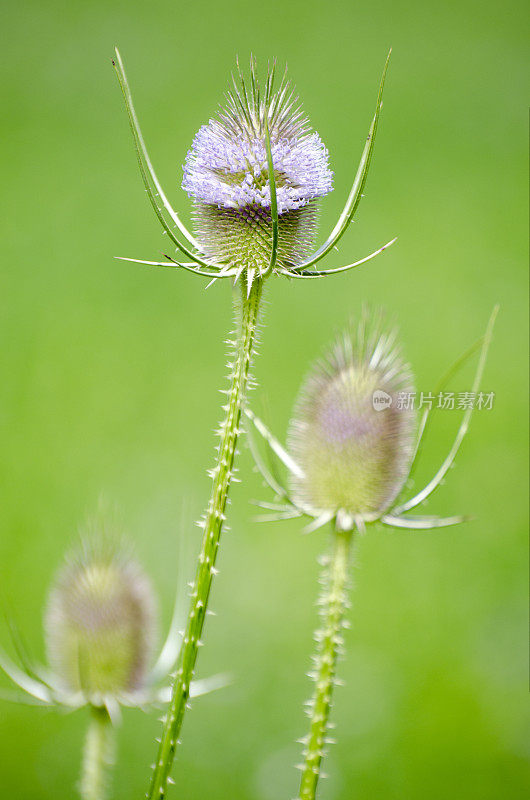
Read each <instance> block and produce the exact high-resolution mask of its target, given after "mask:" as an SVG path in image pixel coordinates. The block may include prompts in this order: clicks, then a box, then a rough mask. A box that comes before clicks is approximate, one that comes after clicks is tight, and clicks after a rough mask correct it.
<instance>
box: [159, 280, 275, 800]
mask: <svg viewBox="0 0 530 800" xmlns="http://www.w3.org/2000/svg"><path fill="white" fill-rule="evenodd" d="M262 288H263V284H262V281H261V280H257V281H255V282H254V283H253V285H252V287H251V288H250V290H249V291H247V285H246V283H245V281H241V289H242V300H241V306H240V310H239V314H238V323H239V330H238V333H237V338H236V360H235V363H234V364H233V365H232V372H231V376H230V389H229V391H228V402H227V404H226V405H225V406H224V410H225V412H226V414H225V418H224V420H223V422H222V423H221V426H220V429H219V435H220V439H221V442H220V445H219V447H218V456H217V463H216V465H215V467H214V469H213V470H212V472H211V475H212V479H213V485H212V493H211V497H210V502H209V505H208V509H207V512H206V517H205V519H204V522H203V523H201V527H203V529H204V535H203V539H202V548H201V552H200V555H199V563H198V567H197V573H196V577H195V581H194V584H193V587H192V591H191V604H190V610H189V615H188V622H187V625H186V630H185V633H184V641H183V646H182V651H181V654H180V659H179V663H178V668H177V673H176V677H175V682H174V684H173V692H172V697H171V701H170V704H169V708H168V711H167V715H166V719H165V722H164V731H163V734H162V739H161V741H160V747H159V750H158V757H157V762H156V764H155V768H154V774H153V779H152V781H151V788H150V792H149V798H150V800H160V798H164V797H165V796H166V789H167V784H168V780H169V772H170V769H171V765H172V763H173V759H174V756H175V751H176V748H177V744H178V737H179V734H180V730H181V727H182V722H183V719H184V714H185V712H186V708H187V704H188V699H189V693H190V683H191V681H192V678H193V674H194V670H195V662H196V660H197V652H198V648H199V646H200V643H201V642H200V639H201V634H202V629H203V626H204V620H205V617H206V611H207V606H208V598H209V596H210V589H211V585H212V580H213V576H214V575H215V573H216V569H215V561H216V557H217V551H218V548H219V541H220V538H221V531H222V528H223V522H224V520H225V509H226V503H227V499H228V491H229V488H230V481H231V479H232V476H233V464H234V456H235V452H236V445H237V439H238V436H239V429H240V422H241V407H242V404H243V400H244V397H245V391H246V387H247V383H248V380H249V373H250V364H251V359H252V354H253V351H254V345H255V340H256V328H257V318H258V311H259V305H260V299H261V293H262Z"/></svg>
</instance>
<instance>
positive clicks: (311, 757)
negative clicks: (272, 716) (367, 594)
mask: <svg viewBox="0 0 530 800" xmlns="http://www.w3.org/2000/svg"><path fill="white" fill-rule="evenodd" d="M352 537H353V534H352V531H351V530H348V531H342V530H334V532H333V548H332V553H331V555H330V556H329V557H328V558H327V559H326V561H325V567H324V570H325V571H324V588H323V591H322V595H321V598H320V601H319V604H320V606H321V609H320V614H321V617H322V626H321V628H320V629H319V630H318V631H317V633H316V635H315V639H316V641H317V653H316V656H315V657H314V663H315V670H314V673H313V677H314V679H315V684H316V685H315V691H314V694H313V697H312V699H311V700H310V702H309V708H308V716H309V719H310V725H309V734H308V736H307V737H306V738H305V739H303V740H302V741H303V743H304V752H303V756H304V761H303V764H302V765H301V769H302V778H301V781H300V793H299V796H298V800H314V799H315V796H316V790H317V784H318V780H319V778H320V774H321V773H320V768H321V763H322V759H323V757H324V750H325V746H326V743H327V739H326V735H327V730H328V727H329V713H330V710H331V699H332V694H333V684H334V682H335V673H336V667H337V658H338V655H339V654H340V652H341V648H342V634H341V630H342V627H343V624H344V614H345V611H346V608H347V605H348V599H347V586H348V571H349V569H348V568H349V562H350V548H351V541H352Z"/></svg>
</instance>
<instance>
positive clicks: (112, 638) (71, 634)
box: [0, 523, 226, 721]
mask: <svg viewBox="0 0 530 800" xmlns="http://www.w3.org/2000/svg"><path fill="white" fill-rule="evenodd" d="M98 525H99V523H98V524H93V523H91V525H90V530H89V533H87V535H85V537H84V538H83V539H82V543H81V545H80V547H78V548H76V549H75V550H74V551H73V552H72V553H71V554H70V555H69V556H67V557H66V559H65V562H64V564H63V566H62V567H61V568H60V570H59V572H58V575H57V578H56V580H55V581H54V582H53V584H52V587H51V589H50V593H49V597H48V602H47V605H46V608H45V614H44V636H45V644H46V651H47V656H48V659H47V664H46V665H40V664H38V663H36V662H35V661H34V660H33V659H32V657H31V656H30V655H29V652H28V650H27V648H26V646H25V645H24V643H23V640H22V637H21V635H20V632H19V631H18V628H17V627H16V626H15V624H14V621H13V620H10V625H11V631H12V636H13V643H14V645H15V648H16V651H17V654H18V656H19V659H20V661H21V665H20V666H19V665H18V664H16V663H15V662H14V661H12V660H11V659H10V658H9V657H8V656H7V654H6V653H5V652H4V651H3V650H2V649H0V669H2V670H3V671H4V672H5V673H6V674H7V675H8V677H9V678H11V680H12V681H13V683H14V684H16V686H17V687H18V689H21V690H22V692H23V693H24V694H21V695H16V696H13V700H15V701H16V702H29V703H31V704H35V703H36V704H39V705H46V706H63V707H66V708H80V707H82V706H85V705H88V706H92V707H93V708H106V709H107V711H108V712H109V714H110V717H111V719H112V720H113V721H118V720H119V707H120V706H132V707H138V708H143V709H146V708H148V707H149V706H152V705H154V706H157V705H158V704H159V703H166V702H168V701H169V697H170V687H169V685H168V684H167V683H166V684H165V685H164V682H165V681H168V678H169V674H170V672H171V670H172V669H173V667H174V666H175V663H176V661H177V659H178V656H179V653H180V649H181V644H182V636H181V633H180V631H181V629H182V627H183V622H184V619H185V612H186V596H187V588H186V587H187V583H186V578H185V573H186V571H187V568H186V567H185V565H184V563H183V562H184V561H185V559H184V558H183V552H184V549H185V548H184V545H183V544H182V546H181V551H182V552H181V561H180V563H179V566H178V570H179V573H180V578H181V580H180V585H179V587H178V592H177V597H176V600H175V605H174V611H173V618H172V620H171V624H170V626H169V632H168V634H167V637H166V639H165V642H164V644H163V646H162V648H161V649H160V651H159V652H158V653H156V652H155V644H156V638H157V636H156V633H157V629H158V614H157V607H156V600H155V595H154V592H153V589H152V586H151V582H150V581H149V579H148V577H147V575H146V574H145V572H144V570H143V568H142V566H141V565H140V563H139V562H138V561H137V560H136V559H135V558H134V557H133V555H132V550H131V548H130V547H129V545H128V544H127V543H126V541H125V540H124V539H123V538H121V537H119V538H116V537H115V536H114V535H113V534H112V533H107V532H104V529H101V530H100V529H99V528H98ZM225 683H226V679H225V678H223V677H222V676H214V677H212V678H206V679H203V680H197V681H193V682H192V684H191V687H190V696H191V697H198V696H199V695H201V694H205V693H207V692H210V691H212V690H213V689H216V688H219V687H221V686H223V685H224V684H225Z"/></svg>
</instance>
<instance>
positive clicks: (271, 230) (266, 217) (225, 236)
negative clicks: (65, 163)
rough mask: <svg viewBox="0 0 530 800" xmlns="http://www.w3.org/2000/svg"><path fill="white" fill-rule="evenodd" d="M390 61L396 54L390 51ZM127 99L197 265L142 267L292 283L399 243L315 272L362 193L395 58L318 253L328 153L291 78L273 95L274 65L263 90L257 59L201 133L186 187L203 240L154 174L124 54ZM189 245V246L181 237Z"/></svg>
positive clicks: (168, 219) (140, 142)
mask: <svg viewBox="0 0 530 800" xmlns="http://www.w3.org/2000/svg"><path fill="white" fill-rule="evenodd" d="M389 57H390V54H389ZM113 64H114V67H115V69H116V73H117V76H118V80H119V82H120V86H121V89H122V92H123V96H124V99H125V104H126V108H127V113H128V116H129V123H130V126H131V130H132V134H133V138H134V144H135V148H136V155H137V158H138V163H139V166H140V172H141V175H142V180H143V182H144V185H145V188H146V191H147V195H148V197H149V200H150V202H151V205H152V207H153V209H154V211H155V213H156V216H157V217H158V220H159V222H160V223H161V225H162V227H163V229H164V232H165V233H166V234H167V236H168V237H169V239H170V240H171V241H172V242H173V244H174V245H175V246H176V248H177V250H179V251H180V252H181V253H183V254H184V255H185V256H187V257H188V258H189V259H190V261H189V262H181V261H178V260H176V259H175V258H173V257H172V256H169V255H164V257H165V258H166V261H144V260H143V259H135V258H125V259H123V260H125V261H134V262H137V263H140V264H148V265H150V266H159V267H180V268H183V269H186V270H188V271H190V272H193V273H194V274H196V275H202V276H204V277H206V278H210V279H211V281H212V282H214V281H216V280H217V279H219V278H231V279H232V280H234V282H237V281H238V280H239V278H241V277H242V278H243V281H244V285H245V286H246V288H247V291H248V292H249V293H250V289H251V287H252V285H253V282H254V281H255V280H257V279H259V278H266V277H267V276H268V275H271V274H272V273H276V274H280V275H284V276H286V277H290V278H319V277H322V276H324V275H330V274H332V273H336V272H343V271H345V270H349V269H352V268H353V267H356V266H358V265H360V264H363V263H364V262H365V261H369V260H370V259H371V258H373V257H374V256H376V255H378V254H379V253H381V252H382V251H383V250H385V249H386V248H387V247H388V246H389V245H390V244H392V243H393V242H394V241H395V239H392V241H390V242H388V243H387V244H386V245H384V246H383V247H380V248H379V249H378V250H376V251H375V252H373V253H371V254H370V255H369V256H366V257H364V258H362V259H360V260H358V261H355V262H354V263H352V264H346V265H345V266H343V267H335V268H332V269H319V270H313V269H311V268H312V267H313V265H314V264H316V263H317V262H319V261H320V260H321V259H322V258H324V257H325V256H326V255H327V254H328V253H329V252H330V251H331V250H332V249H333V248H334V247H335V245H336V244H337V242H338V241H339V239H340V238H341V236H342V235H343V234H344V232H345V231H346V229H347V227H348V225H349V224H350V222H351V221H352V219H353V217H354V214H355V212H356V210H357V207H358V205H359V203H360V201H361V198H362V196H363V190H364V186H365V183H366V179H367V176H368V170H369V167H370V162H371V158H372V152H373V147H374V142H375V136H376V132H377V125H378V121H379V115H380V112H381V106H382V96H383V87H384V81H385V76H386V70H387V66H388V58H387V61H386V64H385V68H384V70H383V75H382V78H381V83H380V86H379V93H378V96H377V104H376V110H375V114H374V116H373V119H372V124H371V125H370V129H369V131H368V136H367V140H366V143H365V146H364V149H363V152H362V155H361V160H360V162H359V167H358V169H357V173H356V175H355V178H354V181H353V185H352V188H351V191H350V193H349V195H348V198H347V200H346V203H345V205H344V208H343V210H342V213H341V214H340V216H339V218H338V220H337V222H336V224H335V225H334V227H333V229H332V231H331V233H330V234H329V236H328V237H327V239H326V240H325V241H324V242H323V244H322V245H320V246H319V247H318V248H317V249H316V250H315V251H314V252H312V250H313V247H314V241H315V234H316V222H317V203H318V200H319V198H322V197H324V196H325V195H327V194H328V193H329V192H331V190H332V188H333V187H332V183H333V173H332V172H331V170H330V168H329V163H328V151H327V149H326V148H325V146H324V144H323V143H322V141H321V139H320V137H319V136H318V134H317V133H315V132H314V131H312V130H311V128H310V125H309V121H308V119H307V117H305V115H304V113H303V112H302V110H301V106H300V105H299V103H298V99H297V97H296V95H295V94H294V91H293V88H292V86H291V84H290V82H289V81H288V80H287V78H286V77H285V76H284V77H283V79H282V80H281V82H280V84H279V86H278V88H277V89H276V90H275V88H274V79H275V68H274V67H273V68H272V69H270V70H269V71H268V72H267V76H266V79H265V83H264V88H263V90H262V89H261V87H260V85H259V82H258V78H257V75H256V64H255V62H254V60H253V59H251V60H250V76H249V79H248V81H247V80H245V77H244V76H243V73H242V71H241V70H240V68H239V64H238V67H237V78H233V79H232V83H233V86H232V88H231V89H230V90H228V92H227V93H226V102H225V104H224V106H222V107H221V109H220V110H219V112H218V114H217V117H216V118H215V119H210V121H209V122H208V124H207V125H203V126H202V127H201V128H200V130H199V131H198V133H197V134H196V136H195V138H194V140H193V143H192V146H191V149H190V150H189V152H188V154H187V157H186V160H185V164H184V177H183V180H182V188H183V189H184V190H185V191H186V192H187V193H188V195H189V197H190V198H191V199H192V201H193V217H194V223H195V229H196V231H195V235H194V234H193V233H191V232H190V231H189V230H188V229H187V227H186V226H185V225H184V223H183V222H182V220H181V219H180V217H179V215H178V213H177V212H176V211H175V209H174V208H173V206H172V205H171V203H170V202H169V200H168V198H167V196H166V194H165V192H164V190H163V188H162V186H161V184H160V181H159V180H158V178H157V176H156V173H155V171H154V168H153V165H152V163H151V160H150V158H149V154H148V152H147V148H146V146H145V142H144V139H143V136H142V133H141V130H140V126H139V123H138V119H137V116H136V111H135V109H134V105H133V101H132V96H131V92H130V89H129V84H128V81H127V76H126V74H125V68H124V66H123V62H122V59H121V56H120V53H119V52H118V50H116V60H115V61H113ZM181 237H183V238H184V240H185V241H182V238H181Z"/></svg>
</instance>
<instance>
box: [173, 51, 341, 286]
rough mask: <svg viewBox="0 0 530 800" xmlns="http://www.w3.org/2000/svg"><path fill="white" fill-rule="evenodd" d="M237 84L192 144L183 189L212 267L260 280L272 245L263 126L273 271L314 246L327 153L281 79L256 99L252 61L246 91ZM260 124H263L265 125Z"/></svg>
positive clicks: (328, 182)
mask: <svg viewBox="0 0 530 800" xmlns="http://www.w3.org/2000/svg"><path fill="white" fill-rule="evenodd" d="M238 77H239V83H236V81H234V87H233V90H231V91H228V92H227V102H226V105H225V107H224V108H222V109H221V111H220V112H219V114H218V117H217V119H211V120H210V122H209V123H208V125H203V126H202V128H201V129H200V130H199V132H198V133H197V135H196V136H195V139H194V141H193V144H192V147H191V150H190V151H189V153H188V155H187V157H186V162H185V165H184V179H183V181H182V187H183V189H184V190H185V191H186V192H187V193H188V195H189V196H190V197H191V198H192V199H193V200H194V204H195V213H194V217H195V224H196V233H197V238H198V241H199V242H200V244H201V247H202V249H203V251H204V252H205V253H206V254H207V255H208V256H209V257H210V258H212V259H214V260H215V261H216V262H217V263H219V262H221V263H224V264H227V265H230V266H231V267H236V268H237V267H247V268H248V269H254V270H256V271H257V272H259V273H263V272H264V271H265V270H266V268H267V266H268V264H269V260H270V253H271V242H272V216H271V190H270V183H269V168H268V159H267V142H266V128H267V125H268V130H269V136H270V148H271V155H272V164H273V168H274V179H275V185H276V197H277V210H278V242H279V244H278V263H279V264H280V265H283V266H284V267H287V268H289V267H292V266H296V265H297V264H299V263H301V261H303V259H304V258H305V257H306V256H307V255H308V254H309V252H310V250H311V248H312V247H313V243H314V236H315V228H316V200H317V199H318V198H319V197H323V196H324V195H326V194H328V193H329V192H330V191H331V190H332V178H333V173H332V172H331V171H330V169H329V166H328V151H327V150H326V148H325V147H324V145H323V143H322V141H321V139H320V137H319V136H318V134H317V133H314V132H311V129H310V127H309V123H308V121H307V119H306V118H305V117H304V115H303V113H302V111H301V109H300V107H299V106H298V104H297V98H296V97H295V96H294V94H293V91H292V87H291V85H290V83H289V82H288V81H287V80H286V79H285V78H284V79H283V80H282V82H281V84H280V86H279V88H278V91H277V92H274V91H273V81H274V71H272V72H269V74H268V76H267V81H266V87H265V91H264V92H263V93H261V92H260V89H259V86H258V82H257V79H256V75H255V65H254V63H253V62H252V61H251V68H250V86H249V90H248V91H247V86H246V85H245V81H244V78H243V76H242V74H241V72H239V76H238ZM266 122H267V124H266Z"/></svg>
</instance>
